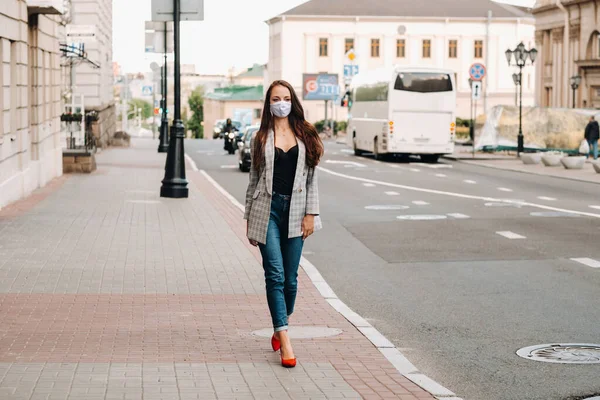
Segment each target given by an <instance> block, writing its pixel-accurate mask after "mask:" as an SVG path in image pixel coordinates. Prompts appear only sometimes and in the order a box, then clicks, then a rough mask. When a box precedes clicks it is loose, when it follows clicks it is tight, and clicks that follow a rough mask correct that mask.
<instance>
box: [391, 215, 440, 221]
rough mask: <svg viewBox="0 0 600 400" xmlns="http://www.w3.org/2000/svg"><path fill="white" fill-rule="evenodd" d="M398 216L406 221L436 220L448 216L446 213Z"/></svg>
mask: <svg viewBox="0 0 600 400" xmlns="http://www.w3.org/2000/svg"><path fill="white" fill-rule="evenodd" d="M396 218H398V219H401V220H404V221H434V220H438V219H446V218H448V217H447V216H446V215H400V216H398V217H396Z"/></svg>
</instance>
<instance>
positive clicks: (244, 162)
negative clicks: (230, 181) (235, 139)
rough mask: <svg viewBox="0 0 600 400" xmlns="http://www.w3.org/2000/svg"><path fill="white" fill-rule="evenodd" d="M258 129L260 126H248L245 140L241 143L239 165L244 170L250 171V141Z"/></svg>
mask: <svg viewBox="0 0 600 400" xmlns="http://www.w3.org/2000/svg"><path fill="white" fill-rule="evenodd" d="M258 129H259V127H258V126H249V127H248V128H246V132H245V133H244V137H243V140H242V141H241V142H240V144H239V148H240V151H239V167H240V171H242V172H250V164H251V159H250V154H251V152H252V150H251V149H250V141H251V140H252V136H253V135H254V134H255V133H256V132H258Z"/></svg>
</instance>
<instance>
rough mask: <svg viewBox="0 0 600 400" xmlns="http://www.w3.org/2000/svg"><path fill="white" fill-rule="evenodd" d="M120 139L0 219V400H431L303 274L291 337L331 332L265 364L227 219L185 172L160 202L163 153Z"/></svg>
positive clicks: (248, 263) (255, 261)
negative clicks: (120, 145) (83, 168)
mask: <svg viewBox="0 0 600 400" xmlns="http://www.w3.org/2000/svg"><path fill="white" fill-rule="evenodd" d="M132 143H133V145H132V148H129V149H111V150H108V151H105V152H103V153H101V154H99V155H98V160H97V161H98V170H97V171H96V172H94V173H93V174H91V175H72V176H69V177H68V178H60V179H59V180H56V181H54V182H52V183H51V184H50V185H49V186H48V187H46V188H45V189H43V190H41V191H38V192H36V193H35V194H34V195H33V196H32V197H30V198H28V199H25V200H23V201H21V202H18V203H16V204H13V205H11V206H9V207H6V208H4V209H2V210H0V321H2V324H0V399H2V400H4V399H19V400H20V399H46V400H48V399H82V400H87V399H150V400H154V399H259V400H260V399H338V398H366V399H380V398H386V399H387V398H395V399H406V400H408V399H412V400H415V399H432V398H433V397H432V396H431V395H430V394H428V393H427V392H425V391H423V390H422V389H421V388H419V387H418V386H416V385H415V384H413V383H412V382H410V381H409V380H408V379H406V378H405V377H404V376H402V375H401V374H399V373H398V372H397V371H396V369H395V368H394V367H393V366H392V365H391V364H390V363H389V362H387V360H385V358H384V357H383V356H382V355H381V353H380V352H379V351H378V350H377V349H376V348H375V347H374V346H373V345H372V344H371V343H370V342H369V341H368V340H367V339H366V338H365V337H364V336H363V335H362V334H361V333H360V332H359V331H358V330H357V329H355V328H354V327H353V326H352V325H351V324H350V323H349V322H348V321H346V320H345V319H344V318H343V317H342V316H341V315H340V314H338V313H337V312H336V311H335V310H334V309H333V308H332V307H330V306H329V304H328V303H327V302H326V301H325V300H324V299H323V298H322V297H321V296H320V294H319V293H318V291H317V290H316V289H315V288H314V286H313V285H312V283H311V282H310V280H309V279H308V277H307V276H306V275H305V274H304V273H303V272H300V277H299V279H300V282H299V288H300V294H299V298H298V301H297V311H296V312H295V313H294V316H293V319H292V325H295V326H315V327H329V328H335V329H339V330H340V331H342V334H340V335H338V336H334V337H328V338H314V339H303V340H295V342H294V343H295V346H294V349H295V351H296V354H297V357H298V358H299V364H298V367H297V368H295V369H292V370H287V369H284V368H281V366H280V365H279V360H278V355H277V354H276V353H274V352H272V351H270V342H269V340H268V339H266V338H262V337H259V336H254V335H253V334H252V332H254V331H257V330H260V329H264V328H268V327H269V326H270V317H269V315H268V308H267V305H266V299H265V296H264V279H263V273H262V267H261V266H260V263H259V260H260V256H259V254H258V252H257V251H256V249H255V248H253V247H252V246H250V245H249V244H248V243H247V241H246V240H245V235H244V230H245V226H244V222H243V220H242V214H241V212H240V210H238V209H237V208H235V207H234V206H233V205H232V204H230V202H229V201H227V200H226V199H225V198H224V197H223V196H222V195H221V194H220V193H219V192H218V191H216V190H215V189H214V188H213V187H212V186H211V185H210V183H209V182H208V181H207V180H206V179H205V178H204V177H203V176H202V175H201V174H200V173H198V172H193V171H191V169H188V180H189V181H190V198H189V199H187V200H172V199H163V198H160V197H159V196H158V191H159V188H160V181H161V179H162V175H163V167H164V155H160V154H157V153H156V143H155V142H154V141H150V140H137V141H133V142H132Z"/></svg>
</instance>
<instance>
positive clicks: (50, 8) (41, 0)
mask: <svg viewBox="0 0 600 400" xmlns="http://www.w3.org/2000/svg"><path fill="white" fill-rule="evenodd" d="M27 10H28V11H29V14H53V15H60V14H63V13H64V6H63V0H27Z"/></svg>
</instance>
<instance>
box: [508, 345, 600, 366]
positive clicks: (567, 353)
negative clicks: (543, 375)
mask: <svg viewBox="0 0 600 400" xmlns="http://www.w3.org/2000/svg"><path fill="white" fill-rule="evenodd" d="M517 355H518V356H519V357H523V358H526V359H528V360H534V361H542V362H548V363H556V364H600V344H587V343H563V344H538V345H536V346H529V347H524V348H522V349H520V350H518V351H517Z"/></svg>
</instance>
